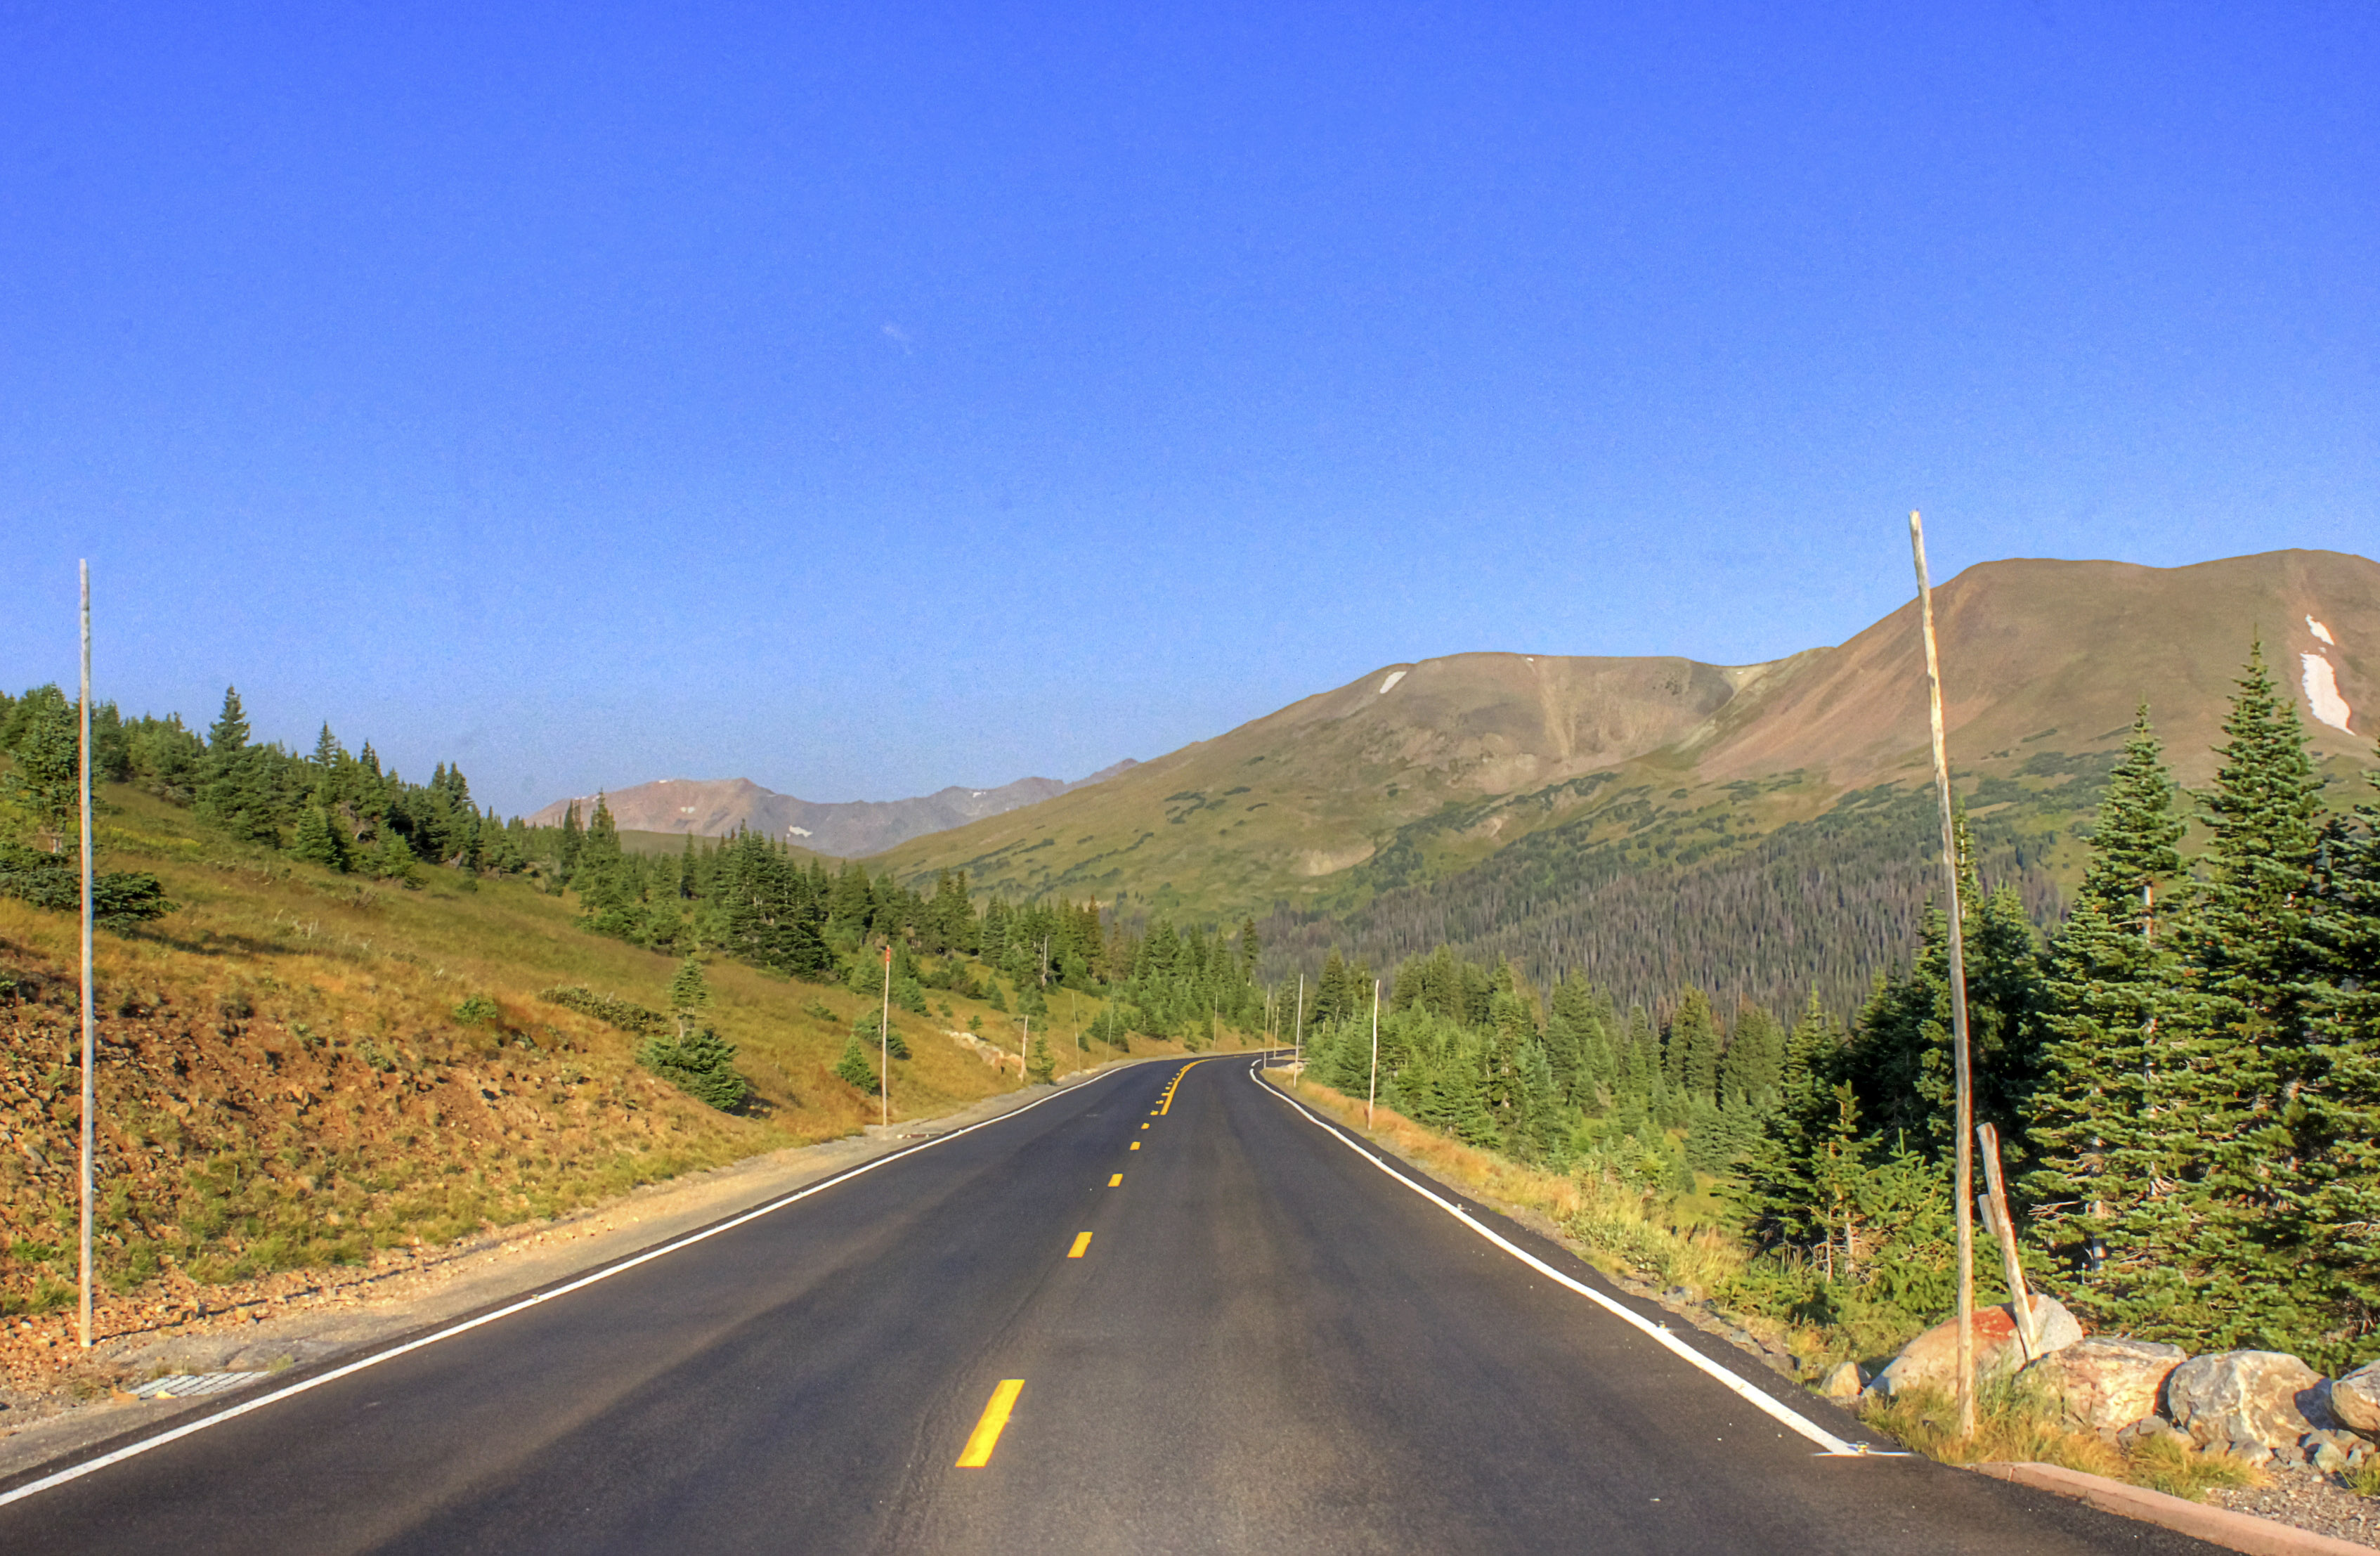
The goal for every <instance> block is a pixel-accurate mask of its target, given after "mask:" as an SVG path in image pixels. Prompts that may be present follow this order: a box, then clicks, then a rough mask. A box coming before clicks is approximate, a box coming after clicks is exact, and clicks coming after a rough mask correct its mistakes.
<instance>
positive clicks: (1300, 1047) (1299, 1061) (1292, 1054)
mask: <svg viewBox="0 0 2380 1556" xmlns="http://www.w3.org/2000/svg"><path fill="white" fill-rule="evenodd" d="M1289 1041H1290V1049H1289V1063H1290V1072H1289V1084H1290V1085H1291V1086H1295V1085H1296V1084H1297V1083H1298V1082H1299V1081H1300V1080H1302V1079H1304V1078H1305V974H1304V973H1299V974H1298V975H1297V1025H1296V1027H1293V1028H1292V1029H1291V1032H1290V1037H1289Z"/></svg>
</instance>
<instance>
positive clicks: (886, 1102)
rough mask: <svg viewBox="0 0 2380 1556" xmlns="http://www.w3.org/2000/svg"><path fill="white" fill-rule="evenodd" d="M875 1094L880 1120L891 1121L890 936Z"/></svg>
mask: <svg viewBox="0 0 2380 1556" xmlns="http://www.w3.org/2000/svg"><path fill="white" fill-rule="evenodd" d="M876 1096H877V1100H878V1104H879V1107H880V1112H879V1114H878V1117H879V1119H880V1122H882V1123H884V1124H891V1123H892V936H891V935H890V934H887V935H886V936H885V937H884V1012H883V1014H882V1015H879V1016H878V1017H877V1018H876Z"/></svg>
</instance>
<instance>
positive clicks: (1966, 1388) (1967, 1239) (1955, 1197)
mask: <svg viewBox="0 0 2380 1556" xmlns="http://www.w3.org/2000/svg"><path fill="white" fill-rule="evenodd" d="M1909 549H1910V553H1911V555H1912V556H1913V558H1914V559H1915V561H1916V564H1917V620H1918V625H1919V626H1920V627H1921V628H1922V629H1923V631H1924V633H1925V695H1926V707H1927V711H1928V713H1929V715H1930V718H1931V722H1932V725H1933V733H1934V790H1935V793H1936V794H1937V796H1939V797H1940V798H1941V801H1942V877H1943V882H1944V884H1945V886H1946V888H1947V889H1948V891H1949V904H1950V1057H1951V1071H1952V1074H1953V1075H1954V1076H1955V1077H1956V1079H1957V1085H1958V1121H1957V1124H1956V1125H1955V1127H1954V1128H1953V1129H1952V1130H1951V1135H1952V1137H1953V1138H1955V1139H1956V1140H1957V1141H1958V1182H1957V1184H1956V1185H1955V1186H1954V1189H1953V1192H1952V1195H1951V1199H1952V1202H1953V1203H1954V1205H1955V1206H1956V1208H1957V1210H1958V1218H1959V1348H1958V1367H1959V1386H1958V1397H1959V1435H1960V1436H1961V1437H1963V1438H1973V1436H1974V1435H1975V1141H1974V1134H1975V1087H1974V1076H1973V1070H1972V1066H1971V1064H1970V1063H1969V1057H1968V1048H1967V937H1966V933H1965V926H1964V922H1963V919H1962V916H1961V907H1960V905H1959V823H1958V817H1957V813H1956V811H1955V810H1954V809H1953V808H1952V807H1951V800H1950V750H1949V744H1948V742H1946V741H1945V740H1944V739H1943V737H1942V661H1941V655H1940V652H1939V651H1938V650H1937V647H1936V644H1935V639H1934V586H1933V584H1932V582H1931V581H1930V580H1928V578H1927V577H1926V576H1925V523H1924V521H1922V520H1921V519H1920V518H1919V517H1917V512H1916V510H1915V509H1911V510H1910V514H1909Z"/></svg>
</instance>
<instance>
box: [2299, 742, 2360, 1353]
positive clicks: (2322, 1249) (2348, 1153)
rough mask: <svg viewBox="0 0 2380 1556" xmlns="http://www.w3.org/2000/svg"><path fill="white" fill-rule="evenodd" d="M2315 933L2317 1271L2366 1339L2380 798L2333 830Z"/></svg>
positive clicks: (2311, 1029) (2307, 1001) (2316, 884)
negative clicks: (2378, 801)
mask: <svg viewBox="0 0 2380 1556" xmlns="http://www.w3.org/2000/svg"><path fill="white" fill-rule="evenodd" d="M2372 781H2373V782H2374V784H2380V775H2374V777H2373V779H2372ZM2307 937H2308V942H2309V944H2310V947H2311V949H2312V952H2313V966H2312V968H2311V969H2310V971H2311V976H2310V978H2309V980H2308V983H2307V985H2306V987H2305V989H2304V991H2303V992H2302V1003H2303V1006H2304V1008H2305V1010H2306V1013H2307V1037H2308V1052H2309V1058H2310V1060H2311V1064H2309V1066H2308V1071H2307V1076H2306V1084H2305V1085H2304V1087H2303V1088H2301V1091H2300V1093H2299V1101H2300V1107H2301V1111H2300V1113H2299V1116H2298V1121H2297V1131H2298V1137H2299V1149H2300V1153H2301V1160H2302V1161H2303V1162H2304V1173H2305V1179H2306V1187H2305V1191H2304V1192H2305V1200H2306V1203H2305V1205H2304V1207H2303V1214H2304V1216H2305V1219H2306V1220H2307V1222H2308V1223H2309V1224H2310V1225H2311V1226H2312V1227H2313V1228H2314V1230H2315V1237H2316V1241H2315V1244H2314V1246H2313V1250H2312V1252H2313V1256H2314V1261H2315V1262H2314V1269H2313V1273H2314V1274H2316V1276H2317V1277H2318V1279H2319V1281H2320V1283H2321V1291H2320V1301H2321V1304H2322V1307H2323V1309H2324V1312H2325V1318H2326V1319H2327V1320H2328V1325H2329V1328H2328V1331H2327V1332H2328V1333H2330V1334H2335V1335H2343V1336H2349V1337H2352V1342H2353V1343H2357V1344H2358V1345H2359V1347H2360V1346H2361V1344H2362V1337H2364V1336H2366V1335H2368V1334H2369V1333H2370V1332H2371V1331H2372V1329H2373V1328H2374V1322H2375V1319H2380V979H2375V978H2374V968H2380V808H2375V807H2374V806H2373V805H2372V804H2370V803H2368V802H2367V803H2365V804H2362V805H2359V806H2357V807H2356V808H2355V810H2354V812H2353V814H2352V815H2350V816H2344V817H2340V818H2338V819H2337V820H2335V821H2332V822H2331V823H2330V824H2329V825H2328V826H2327V827H2325V829H2324V833H2323V838H2322V844H2321V846H2320V847H2319V848H2318V849H2317V851H2316V857H2315V867H2314V872H2313V889H2312V890H2311V892H2310V893H2308V921H2307ZM2306 1355H2307V1356H2308V1358H2309V1359H2311V1360H2313V1363H2314V1365H2315V1366H2317V1367H2321V1368H2325V1370H2328V1371H2333V1372H2343V1371H2344V1370H2346V1368H2347V1367H2348V1365H2349V1363H2350V1361H2354V1362H2361V1361H2362V1360H2363V1359H2365V1358H2364V1357H2363V1356H2362V1355H2353V1354H2350V1353H2349V1352H2347V1350H2346V1349H2345V1348H2344V1347H2333V1346H2323V1347H2317V1348H2316V1349H2314V1350H2313V1351H2309V1352H2307V1353H2306Z"/></svg>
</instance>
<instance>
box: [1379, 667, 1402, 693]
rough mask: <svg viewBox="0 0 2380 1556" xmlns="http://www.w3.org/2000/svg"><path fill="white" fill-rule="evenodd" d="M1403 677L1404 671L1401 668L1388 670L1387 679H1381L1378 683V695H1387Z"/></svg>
mask: <svg viewBox="0 0 2380 1556" xmlns="http://www.w3.org/2000/svg"><path fill="white" fill-rule="evenodd" d="M1404 678H1405V673H1404V672H1403V671H1402V670H1391V671H1390V672H1389V678H1388V679H1387V680H1385V681H1382V682H1381V683H1380V695H1381V696H1382V697H1386V696H1388V695H1389V692H1390V690H1391V689H1392V688H1393V687H1395V686H1396V684H1397V683H1398V682H1399V681H1402V680H1403V679H1404Z"/></svg>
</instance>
